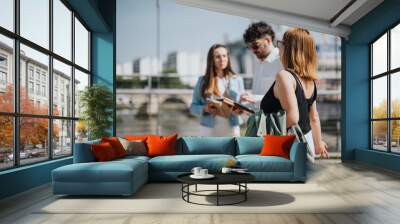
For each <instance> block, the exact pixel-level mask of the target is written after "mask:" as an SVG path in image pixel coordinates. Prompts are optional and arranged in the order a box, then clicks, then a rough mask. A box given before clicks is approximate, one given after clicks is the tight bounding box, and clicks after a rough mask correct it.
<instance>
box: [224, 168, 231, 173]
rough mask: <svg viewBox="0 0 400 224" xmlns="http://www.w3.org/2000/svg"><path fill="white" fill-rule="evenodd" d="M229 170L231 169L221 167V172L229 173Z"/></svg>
mask: <svg viewBox="0 0 400 224" xmlns="http://www.w3.org/2000/svg"><path fill="white" fill-rule="evenodd" d="M231 171H232V169H231V168H229V167H222V170H221V172H222V173H230V172H231Z"/></svg>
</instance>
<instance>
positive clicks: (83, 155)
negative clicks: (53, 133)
mask: <svg viewBox="0 0 400 224" xmlns="http://www.w3.org/2000/svg"><path fill="white" fill-rule="evenodd" d="M99 143H100V139H97V140H93V141H87V142H80V143H75V147H74V163H89V162H95V161H96V158H95V157H94V154H93V152H92V149H91V145H92V144H99Z"/></svg>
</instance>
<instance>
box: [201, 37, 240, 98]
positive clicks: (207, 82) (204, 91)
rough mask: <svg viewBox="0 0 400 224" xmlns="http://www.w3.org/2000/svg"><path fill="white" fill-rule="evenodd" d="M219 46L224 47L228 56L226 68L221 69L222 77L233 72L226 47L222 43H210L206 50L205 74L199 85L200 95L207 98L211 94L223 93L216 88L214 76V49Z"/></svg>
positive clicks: (215, 73) (219, 94)
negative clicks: (201, 83)
mask: <svg viewBox="0 0 400 224" xmlns="http://www.w3.org/2000/svg"><path fill="white" fill-rule="evenodd" d="M221 47H222V48H225V49H226V51H227V56H228V64H227V66H226V68H225V69H224V70H223V73H224V77H229V76H231V75H234V74H235V73H234V72H233V70H232V67H231V59H230V54H229V50H228V48H227V47H226V46H225V45H223V44H214V45H212V46H211V47H210V50H208V54H207V68H206V74H205V75H204V79H203V85H202V86H201V95H202V96H203V98H207V97H209V96H211V95H217V96H221V95H222V94H223V93H220V92H219V90H218V85H217V78H216V77H217V75H218V74H217V72H216V68H215V64H214V51H215V50H216V49H217V48H221Z"/></svg>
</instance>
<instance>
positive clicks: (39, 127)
mask: <svg viewBox="0 0 400 224" xmlns="http://www.w3.org/2000/svg"><path fill="white" fill-rule="evenodd" d="M48 127H49V120H48V119H45V118H31V117H21V119H20V132H21V133H20V139H19V140H20V152H19V156H20V159H21V164H28V163H34V162H38V161H41V160H46V159H48V158H49V150H48V149H49V147H48V143H49V142H48V132H49V128H48Z"/></svg>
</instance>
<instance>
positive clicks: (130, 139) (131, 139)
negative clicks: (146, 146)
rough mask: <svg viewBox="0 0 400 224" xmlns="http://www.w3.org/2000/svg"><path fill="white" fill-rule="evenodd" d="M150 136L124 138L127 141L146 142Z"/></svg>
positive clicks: (128, 136) (127, 136)
mask: <svg viewBox="0 0 400 224" xmlns="http://www.w3.org/2000/svg"><path fill="white" fill-rule="evenodd" d="M149 136H151V135H125V136H124V138H125V139H126V140H129V141H137V140H140V141H146V139H147V137H149Z"/></svg>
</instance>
